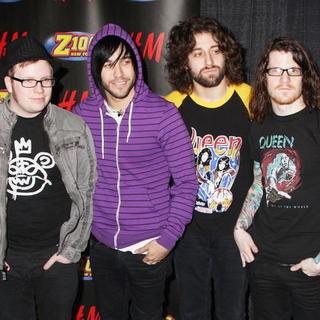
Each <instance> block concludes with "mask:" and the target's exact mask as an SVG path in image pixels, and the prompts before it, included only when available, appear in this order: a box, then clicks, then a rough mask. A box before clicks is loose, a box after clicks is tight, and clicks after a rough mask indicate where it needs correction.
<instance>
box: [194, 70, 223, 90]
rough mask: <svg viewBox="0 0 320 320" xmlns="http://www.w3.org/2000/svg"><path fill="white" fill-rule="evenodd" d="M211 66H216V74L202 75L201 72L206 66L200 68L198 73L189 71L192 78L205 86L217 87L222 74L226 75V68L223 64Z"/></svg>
mask: <svg viewBox="0 0 320 320" xmlns="http://www.w3.org/2000/svg"><path fill="white" fill-rule="evenodd" d="M213 67H214V68H218V70H219V71H218V74H216V75H209V76H203V75H202V72H203V71H204V70H206V69H207V68H203V69H201V70H200V72H199V73H198V74H195V73H194V72H192V71H190V72H191V77H192V79H193V80H194V81H195V82H197V83H199V84H200V85H201V86H203V87H205V88H212V87H217V86H218V85H219V84H220V83H221V81H222V80H223V78H224V76H225V75H226V68H225V66H223V67H222V68H221V67H218V66H213ZM209 69H211V68H209Z"/></svg>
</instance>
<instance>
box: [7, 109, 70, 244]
mask: <svg viewBox="0 0 320 320" xmlns="http://www.w3.org/2000/svg"><path fill="white" fill-rule="evenodd" d="M45 112H46V110H44V111H43V112H41V113H40V114H39V115H37V116H36V117H34V118H22V117H18V118H17V122H16V125H15V126H14V128H13V131H12V135H11V152H10V158H9V166H8V180H7V199H8V202H7V225H8V243H9V246H16V247H21V246H22V247H30V248H34V247H42V246H50V245H55V244H57V243H58V242H59V232H60V228H61V225H62V223H63V222H64V221H66V220H68V219H69V217H70V208H71V201H70V198H69V196H68V194H67V191H66V189H65V186H64V184H63V182H62V179H61V174H60V171H59V169H58V168H57V166H56V163H55V160H54V157H53V155H52V154H51V152H50V147H49V139H48V136H47V133H46V132H45V130H44V127H43V118H44V115H45Z"/></svg>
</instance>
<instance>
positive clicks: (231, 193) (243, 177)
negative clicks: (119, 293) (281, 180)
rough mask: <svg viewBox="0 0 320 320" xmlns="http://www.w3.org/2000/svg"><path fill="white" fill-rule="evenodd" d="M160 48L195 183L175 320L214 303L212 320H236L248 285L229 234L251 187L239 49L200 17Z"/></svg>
mask: <svg viewBox="0 0 320 320" xmlns="http://www.w3.org/2000/svg"><path fill="white" fill-rule="evenodd" d="M167 49H168V53H167V71H168V75H169V82H170V84H171V85H172V87H173V88H174V89H175V91H173V92H171V93H170V94H169V95H168V96H167V97H166V98H167V99H168V100H169V101H171V102H173V103H175V104H176V106H177V107H178V108H179V111H180V112H181V114H182V117H183V119H184V122H185V124H186V125H187V128H188V129H189V133H190V136H191V140H192V143H193V148H194V153H195V156H196V157H197V161H196V163H197V164H198V165H197V171H198V172H197V173H198V181H199V190H198V195H197V201H196V205H195V208H194V214H193V220H192V222H191V224H190V225H189V226H188V227H187V230H186V232H185V234H184V237H183V239H182V240H181V241H180V242H179V243H178V245H177V248H176V250H175V256H174V261H175V272H176V277H177V286H178V291H179V297H180V304H179V305H180V316H181V319H183V320H194V319H197V320H208V319H211V315H210V307H211V305H214V309H213V310H212V311H213V312H211V313H215V318H216V319H219V320H222V319H223V320H242V319H244V318H245V293H246V288H247V280H246V273H245V272H244V270H243V268H242V267H241V260H240V256H239V252H238V250H237V247H236V244H235V241H234V239H233V228H234V225H235V222H236V220H237V218H238V215H239V212H240V210H241V206H242V203H243V200H244V198H245V196H246V193H247V190H248V188H249V187H250V185H251V183H252V165H251V161H250V158H249V151H248V142H247V140H246V137H247V135H248V133H249V126H250V120H249V113H248V104H249V103H248V102H249V98H250V87H249V86H248V85H247V84H245V83H244V66H243V58H242V50H241V47H240V45H239V44H238V43H237V42H236V40H235V39H234V37H233V35H232V34H231V32H230V31H229V30H228V29H227V28H225V27H224V26H222V25H221V24H220V23H219V22H218V21H216V20H214V19H210V18H205V17H192V18H189V19H187V20H185V21H182V22H180V23H179V24H177V25H176V26H174V27H173V28H172V30H171V31H170V34H169V39H168V43H167ZM204 150H209V151H210V155H211V156H210V158H208V159H206V160H207V161H206V166H205V168H204V167H203V166H202V167H201V166H199V163H200V161H199V160H202V157H203V154H204ZM226 159H227V161H228V162H227V165H226ZM204 169H205V170H204ZM229 173H232V174H229ZM227 178H228V179H227ZM212 280H213V288H211V283H212ZM211 292H212V293H213V296H214V299H212V298H211ZM213 301H214V302H213Z"/></svg>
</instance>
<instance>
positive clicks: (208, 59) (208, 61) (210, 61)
mask: <svg viewBox="0 0 320 320" xmlns="http://www.w3.org/2000/svg"><path fill="white" fill-rule="evenodd" d="M205 59H206V60H205V63H206V66H207V67H211V66H213V65H214V59H213V56H212V55H211V54H210V53H209V52H208V53H207V54H206V56H205Z"/></svg>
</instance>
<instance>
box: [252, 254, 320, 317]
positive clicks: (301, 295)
mask: <svg viewBox="0 0 320 320" xmlns="http://www.w3.org/2000/svg"><path fill="white" fill-rule="evenodd" d="M247 268H248V275H249V284H250V291H251V297H252V304H253V314H254V320H275V319H277V320H290V319H294V320H317V319H319V318H320V276H316V277H309V276H307V275H306V274H304V273H303V272H302V271H300V270H299V271H295V272H293V271H290V266H289V265H284V264H280V263H277V262H271V261H268V260H262V259H259V257H258V258H256V260H255V261H253V262H251V263H250V264H249V265H248V267H247Z"/></svg>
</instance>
